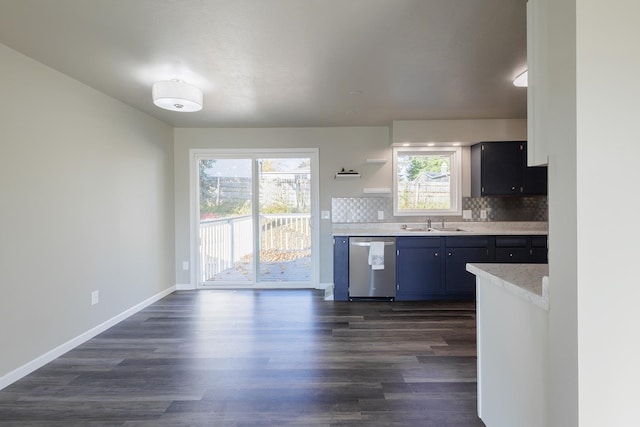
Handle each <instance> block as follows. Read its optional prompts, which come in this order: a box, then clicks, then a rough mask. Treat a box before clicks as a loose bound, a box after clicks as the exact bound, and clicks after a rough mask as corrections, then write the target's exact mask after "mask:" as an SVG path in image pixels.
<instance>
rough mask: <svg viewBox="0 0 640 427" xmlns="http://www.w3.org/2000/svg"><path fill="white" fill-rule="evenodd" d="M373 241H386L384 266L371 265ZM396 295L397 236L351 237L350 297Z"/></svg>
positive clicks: (390, 296)
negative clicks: (370, 257) (378, 268)
mask: <svg viewBox="0 0 640 427" xmlns="http://www.w3.org/2000/svg"><path fill="white" fill-rule="evenodd" d="M371 242H383V243H384V268H383V269H380V270H374V269H372V268H371V266H370V265H369V250H370V248H371ZM395 297H396V238H395V237H350V238H349V299H350V300H353V299H354V298H388V299H391V300H393V299H395Z"/></svg>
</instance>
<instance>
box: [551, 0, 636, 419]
mask: <svg viewBox="0 0 640 427" xmlns="http://www.w3.org/2000/svg"><path fill="white" fill-rule="evenodd" d="M539 1H541V2H542V3H544V5H543V6H544V10H545V13H544V15H543V16H542V19H544V22H542V23H541V25H543V26H544V28H545V31H548V32H549V45H547V46H543V48H544V50H545V51H546V52H545V54H544V55H543V58H544V60H545V61H546V63H545V64H544V67H546V72H547V73H548V76H547V78H548V79H549V81H548V86H547V87H546V88H545V92H546V95H547V96H549V101H550V104H549V105H553V106H554V112H555V114H551V115H550V116H551V117H553V119H552V120H551V121H550V122H549V129H547V130H548V132H545V135H548V136H549V138H550V140H549V141H547V144H546V145H547V147H548V150H549V270H550V312H549V335H550V341H549V349H550V354H549V356H550V359H549V360H550V370H549V373H548V375H549V384H550V392H549V396H548V398H549V425H550V426H562V427H566V426H578V425H579V426H589V427H590V426H603V425H606V426H631V425H637V423H638V421H637V418H638V417H637V397H638V392H637V385H638V383H640V364H638V357H637V355H638V353H639V350H640V342H639V340H638V339H637V336H638V329H639V327H640V321H639V320H638V316H637V301H638V300H640V286H639V285H640V280H638V273H637V255H638V250H637V242H638V241H640V228H638V227H636V226H635V223H636V220H635V216H634V214H635V210H636V209H637V205H638V203H637V197H636V196H635V194H636V193H637V192H638V191H637V186H638V183H639V182H640V179H639V178H640V175H639V173H638V158H640V131H639V129H638V126H637V120H638V117H640V107H639V105H640V104H639V103H638V99H640V86H638V85H637V84H635V83H633V82H634V81H635V79H636V77H637V75H638V74H639V73H640V57H639V56H638V55H634V54H632V53H631V51H632V50H633V47H632V46H633V41H634V40H637V39H638V38H639V37H640V28H639V27H638V26H637V24H636V22H635V21H636V17H637V16H640V3H637V2H635V1H631V0H614V1H613V2H604V3H603V2H596V1H581V2H576V1H575V0H539ZM596 230H601V231H596Z"/></svg>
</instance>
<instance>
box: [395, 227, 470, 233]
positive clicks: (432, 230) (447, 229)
mask: <svg viewBox="0 0 640 427" xmlns="http://www.w3.org/2000/svg"><path fill="white" fill-rule="evenodd" d="M400 228H401V229H402V231H416V232H422V233H438V232H441V233H447V232H454V231H466V230H463V229H462V228H457V227H444V228H433V227H432V228H427V227H407V226H406V225H403V226H401V227H400Z"/></svg>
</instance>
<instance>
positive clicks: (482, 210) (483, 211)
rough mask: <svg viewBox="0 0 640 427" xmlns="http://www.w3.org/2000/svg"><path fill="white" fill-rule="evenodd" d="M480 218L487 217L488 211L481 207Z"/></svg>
mask: <svg viewBox="0 0 640 427" xmlns="http://www.w3.org/2000/svg"><path fill="white" fill-rule="evenodd" d="M480 219H487V211H486V210H484V209H480Z"/></svg>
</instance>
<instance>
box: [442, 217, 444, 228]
mask: <svg viewBox="0 0 640 427" xmlns="http://www.w3.org/2000/svg"><path fill="white" fill-rule="evenodd" d="M442 228H444V217H443V218H442Z"/></svg>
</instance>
